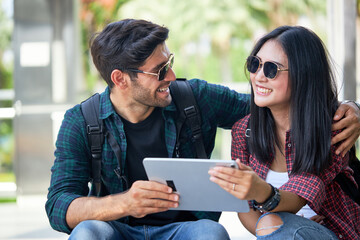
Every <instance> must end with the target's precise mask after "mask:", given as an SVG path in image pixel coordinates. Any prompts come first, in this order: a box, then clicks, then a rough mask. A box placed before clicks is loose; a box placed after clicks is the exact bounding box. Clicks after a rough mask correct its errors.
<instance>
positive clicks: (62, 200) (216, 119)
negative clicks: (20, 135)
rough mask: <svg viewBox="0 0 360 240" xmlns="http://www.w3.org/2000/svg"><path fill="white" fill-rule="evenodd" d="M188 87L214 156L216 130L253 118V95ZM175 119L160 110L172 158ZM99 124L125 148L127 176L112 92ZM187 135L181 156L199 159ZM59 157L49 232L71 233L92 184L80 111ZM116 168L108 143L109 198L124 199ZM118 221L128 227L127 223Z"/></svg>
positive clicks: (65, 127) (73, 113)
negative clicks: (74, 207)
mask: <svg viewBox="0 0 360 240" xmlns="http://www.w3.org/2000/svg"><path fill="white" fill-rule="evenodd" d="M189 83H190V85H191V87H192V89H193V92H194V96H195V99H196V101H197V104H198V106H199V109H200V114H201V120H202V132H203V139H204V145H205V150H206V152H207V154H208V156H210V155H211V152H212V150H213V148H214V143H215V134H216V129H217V127H222V128H226V129H230V128H231V127H232V125H233V124H234V123H235V122H236V121H237V120H238V119H240V118H242V117H244V116H245V115H246V114H247V113H248V112H249V95H245V94H239V93H237V92H235V91H232V90H230V89H228V88H226V87H223V86H220V85H214V84H208V83H207V82H205V81H202V80H198V79H193V80H189ZM177 115H178V114H177V110H176V107H175V104H174V103H173V102H172V103H171V104H170V105H169V106H168V107H166V108H163V109H162V116H163V118H164V121H165V133H164V134H165V142H166V147H167V150H168V156H169V157H173V156H174V148H175V143H176V126H175V122H176V117H177ZM100 118H101V119H103V120H104V124H105V126H106V129H107V130H108V131H109V132H111V133H112V134H113V135H114V137H115V139H116V141H117V142H118V144H119V146H120V148H121V161H122V166H124V169H122V171H123V173H125V174H126V162H125V159H126V149H127V142H126V136H125V132H124V125H123V123H122V121H121V118H120V117H119V115H118V114H117V113H116V112H115V110H114V108H113V105H112V103H111V101H110V91H109V89H108V88H107V89H106V90H105V92H103V93H102V94H101V95H100ZM185 133H186V134H185V135H186V136H185V139H186V140H187V141H186V142H185V143H183V144H182V145H181V146H180V156H181V157H186V158H193V157H195V156H196V151H195V148H194V144H193V143H192V141H191V137H192V135H191V131H190V129H189V128H188V127H186V129H185ZM182 139H183V138H182ZM55 157H56V159H55V162H54V165H53V167H52V169H51V171H52V175H51V184H50V188H49V193H48V200H47V202H46V206H45V207H46V212H47V214H48V217H49V221H50V224H51V226H52V227H53V228H54V229H55V230H58V231H61V232H66V233H70V232H71V229H70V228H69V227H68V225H67V223H66V218H65V216H66V211H67V208H68V207H69V205H70V203H71V202H72V201H73V200H74V199H76V198H78V197H83V196H87V195H88V192H89V188H88V183H89V181H90V165H89V163H90V159H91V157H90V149H89V145H88V142H87V134H86V128H85V122H84V118H83V116H82V114H81V110H80V105H76V106H75V107H73V108H72V109H70V110H68V111H67V112H66V114H65V117H64V120H63V122H62V125H61V128H60V131H59V134H58V138H57V142H56V151H55ZM117 166H118V163H117V159H116V156H115V154H114V152H113V151H112V149H111V147H110V145H109V143H108V142H107V139H105V142H104V145H103V152H102V169H101V176H102V181H103V183H104V185H105V187H106V190H107V191H108V192H109V193H110V194H115V193H120V192H123V190H124V189H123V186H122V184H121V182H120V180H119V179H118V177H117V176H116V174H115V173H114V169H115V168H117ZM193 214H194V215H195V216H196V217H197V218H198V219H203V218H206V219H212V220H215V221H217V220H218V219H219V217H220V213H214V212H193ZM120 221H124V218H123V219H120Z"/></svg>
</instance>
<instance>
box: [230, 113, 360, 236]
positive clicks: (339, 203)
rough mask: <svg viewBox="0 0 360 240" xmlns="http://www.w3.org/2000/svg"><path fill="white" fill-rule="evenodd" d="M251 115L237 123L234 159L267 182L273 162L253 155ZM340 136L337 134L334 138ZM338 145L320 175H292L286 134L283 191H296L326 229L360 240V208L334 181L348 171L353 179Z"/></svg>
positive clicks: (291, 153) (291, 154) (292, 151)
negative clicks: (249, 139) (249, 136)
mask: <svg viewBox="0 0 360 240" xmlns="http://www.w3.org/2000/svg"><path fill="white" fill-rule="evenodd" d="M249 119H250V115H248V116H246V117H245V118H243V119H241V120H240V121H238V122H237V123H235V124H234V126H233V129H232V138H233V140H232V146H231V157H232V158H233V159H237V158H239V159H240V161H241V162H242V163H244V164H246V165H248V166H250V167H251V168H252V169H253V170H254V171H255V172H256V173H257V174H258V175H259V176H260V177H261V178H262V179H264V180H265V179H266V176H267V173H268V171H269V168H270V165H271V162H268V163H266V164H264V163H260V162H259V161H258V160H257V159H256V158H255V156H254V155H252V154H250V153H249V150H248V147H247V143H246V136H245V131H246V129H247V127H248V122H249ZM334 135H336V133H333V136H334ZM335 149H336V147H335V146H332V147H331V153H332V156H333V162H332V164H331V165H330V167H329V168H328V169H326V170H324V171H323V172H322V173H321V174H320V176H316V175H314V174H309V173H302V174H291V170H292V165H293V161H294V157H295V148H294V145H293V144H292V142H291V135H290V131H288V132H287V133H286V140H285V158H286V166H287V171H288V174H289V181H288V182H286V183H285V184H284V185H282V186H281V187H280V189H282V190H285V191H289V192H293V193H295V194H297V195H298V196H300V197H302V198H304V199H305V200H306V201H307V203H308V205H309V206H310V207H311V209H312V210H314V211H315V212H316V213H317V214H318V215H322V216H325V220H324V222H325V226H326V227H327V228H329V229H330V230H332V231H333V232H334V233H335V234H336V235H337V236H338V237H339V238H340V239H341V238H342V239H360V235H359V234H360V207H359V205H357V204H356V203H355V202H354V201H352V200H351V199H350V197H348V196H347V195H346V194H345V193H344V192H343V191H342V190H341V188H340V186H339V184H337V183H336V182H334V181H333V180H334V178H335V177H336V175H337V174H338V173H339V172H345V173H346V175H347V176H348V177H349V178H351V179H352V180H353V181H354V179H353V178H352V176H351V174H352V170H351V169H349V168H348V167H347V162H348V155H346V156H345V157H344V158H342V157H341V156H340V155H336V154H335Z"/></svg>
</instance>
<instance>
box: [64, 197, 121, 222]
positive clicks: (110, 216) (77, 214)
mask: <svg viewBox="0 0 360 240" xmlns="http://www.w3.org/2000/svg"><path fill="white" fill-rule="evenodd" d="M121 202H122V201H119V199H118V198H117V201H116V202H114V199H113V196H112V195H109V196H106V197H101V198H97V197H81V198H77V199H75V200H74V201H72V202H71V204H70V205H69V208H68V210H67V212H66V222H67V224H68V226H69V227H70V228H71V229H74V228H75V227H76V226H77V225H78V224H79V223H80V222H82V221H85V220H100V221H112V220H116V219H119V218H122V217H125V216H126V212H125V209H126V208H125V207H124V205H123V204H122V203H121Z"/></svg>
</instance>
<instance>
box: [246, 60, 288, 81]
mask: <svg viewBox="0 0 360 240" xmlns="http://www.w3.org/2000/svg"><path fill="white" fill-rule="evenodd" d="M261 67H263V72H264V75H265V77H266V78H269V79H275V78H276V76H277V75H278V73H279V72H280V71H288V70H289V69H288V68H287V69H281V68H280V67H279V65H278V64H277V63H275V62H271V61H268V62H264V63H261V59H260V58H259V57H257V56H249V57H248V58H247V60H246V68H247V70H248V71H249V72H251V73H256V72H257V71H258V70H259V69H260V68H261Z"/></svg>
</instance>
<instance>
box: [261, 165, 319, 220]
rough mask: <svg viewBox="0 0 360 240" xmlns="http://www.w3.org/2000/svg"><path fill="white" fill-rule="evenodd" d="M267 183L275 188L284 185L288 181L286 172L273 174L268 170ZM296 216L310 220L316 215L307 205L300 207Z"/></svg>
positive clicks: (273, 172)
mask: <svg viewBox="0 0 360 240" xmlns="http://www.w3.org/2000/svg"><path fill="white" fill-rule="evenodd" d="M265 181H266V182H267V183H270V184H271V185H273V186H274V187H276V188H279V187H281V186H282V185H283V184H284V183H286V182H287V181H289V176H288V173H287V172H275V171H273V170H271V169H269V172H268V174H267V176H266V180H265ZM297 215H299V216H303V217H306V218H311V217H312V216H315V215H316V213H315V212H314V211H313V210H312V209H311V208H310V207H309V205H307V204H306V205H305V206H304V207H302V208H301V209H300V210H299V211H298V212H297Z"/></svg>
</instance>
